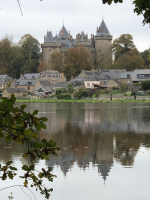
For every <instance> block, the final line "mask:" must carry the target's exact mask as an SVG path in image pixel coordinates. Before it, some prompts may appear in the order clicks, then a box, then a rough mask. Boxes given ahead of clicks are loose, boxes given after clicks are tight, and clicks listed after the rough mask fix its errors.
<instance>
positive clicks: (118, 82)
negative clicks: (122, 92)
mask: <svg viewBox="0 0 150 200" xmlns="http://www.w3.org/2000/svg"><path fill="white" fill-rule="evenodd" d="M113 81H115V82H116V83H117V84H118V85H121V83H120V81H118V80H117V79H113Z"/></svg>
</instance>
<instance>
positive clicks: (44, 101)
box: [16, 99, 150, 103]
mask: <svg viewBox="0 0 150 200" xmlns="http://www.w3.org/2000/svg"><path fill="white" fill-rule="evenodd" d="M16 101H17V102H21V103H57V102H58V103H59V102H66V103H67V102H68V103H69V102H70V103H99V102H103V103H113V102H118V103H119V102H120V103H123V102H131V103H132V102H150V100H112V101H108V100H102V101H100V100H50V99H41V100H40V99H32V100H31V99H30V100H16Z"/></svg>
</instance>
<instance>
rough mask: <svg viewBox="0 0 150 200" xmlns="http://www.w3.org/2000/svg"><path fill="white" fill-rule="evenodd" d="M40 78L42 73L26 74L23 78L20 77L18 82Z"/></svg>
mask: <svg viewBox="0 0 150 200" xmlns="http://www.w3.org/2000/svg"><path fill="white" fill-rule="evenodd" d="M39 77H40V73H31V74H30V73H29V74H24V75H23V76H21V77H20V79H18V80H34V79H37V78H39Z"/></svg>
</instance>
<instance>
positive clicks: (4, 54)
mask: <svg viewBox="0 0 150 200" xmlns="http://www.w3.org/2000/svg"><path fill="white" fill-rule="evenodd" d="M39 59H40V44H39V42H38V41H37V40H36V39H35V38H33V37H32V36H31V35H24V36H23V37H22V38H21V40H20V43H19V45H18V44H14V43H13V41H12V38H10V37H8V36H6V37H4V38H3V39H2V40H1V41H0V60H1V62H0V74H8V75H9V76H11V77H13V78H19V77H20V74H21V73H28V72H29V73H32V72H33V73H34V72H37V68H38V66H39Z"/></svg>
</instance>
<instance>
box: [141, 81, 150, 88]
mask: <svg viewBox="0 0 150 200" xmlns="http://www.w3.org/2000/svg"><path fill="white" fill-rule="evenodd" d="M141 86H142V89H143V90H150V81H143V82H142V85H141Z"/></svg>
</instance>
